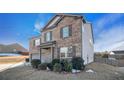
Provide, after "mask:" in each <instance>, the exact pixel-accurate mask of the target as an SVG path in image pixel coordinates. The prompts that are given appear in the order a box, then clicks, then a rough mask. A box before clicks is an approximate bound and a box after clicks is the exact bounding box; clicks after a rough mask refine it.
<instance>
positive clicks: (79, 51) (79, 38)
mask: <svg viewBox="0 0 124 93" xmlns="http://www.w3.org/2000/svg"><path fill="white" fill-rule="evenodd" d="M29 51H30V59H31V60H32V59H40V60H41V62H51V61H52V59H54V58H60V59H65V58H69V59H70V58H72V57H76V56H78V57H82V58H83V59H84V61H85V64H87V63H90V62H93V59H94V52H93V32H92V25H91V23H87V22H86V21H85V19H84V18H83V16H80V15H72V14H57V15H56V16H54V17H53V18H52V19H51V20H50V21H49V22H48V23H47V24H46V25H45V27H44V28H43V29H42V31H41V35H40V36H38V37H33V38H31V39H30V49H29Z"/></svg>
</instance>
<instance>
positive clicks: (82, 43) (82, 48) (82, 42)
mask: <svg viewBox="0 0 124 93" xmlns="http://www.w3.org/2000/svg"><path fill="white" fill-rule="evenodd" d="M83 32H84V23H83V21H82V31H81V48H82V49H81V56H82V58H83ZM83 60H84V59H83Z"/></svg>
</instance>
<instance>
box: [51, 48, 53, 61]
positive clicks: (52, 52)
mask: <svg viewBox="0 0 124 93" xmlns="http://www.w3.org/2000/svg"><path fill="white" fill-rule="evenodd" d="M51 57H52V60H53V59H54V47H53V46H52V47H51Z"/></svg>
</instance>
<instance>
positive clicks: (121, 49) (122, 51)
mask: <svg viewBox="0 0 124 93" xmlns="http://www.w3.org/2000/svg"><path fill="white" fill-rule="evenodd" d="M109 58H115V59H124V41H123V42H121V45H120V46H118V47H116V48H114V49H113V50H112V51H110V53H109Z"/></svg>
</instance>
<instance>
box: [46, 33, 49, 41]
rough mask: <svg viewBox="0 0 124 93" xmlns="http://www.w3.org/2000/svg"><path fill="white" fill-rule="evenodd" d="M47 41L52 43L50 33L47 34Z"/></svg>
mask: <svg viewBox="0 0 124 93" xmlns="http://www.w3.org/2000/svg"><path fill="white" fill-rule="evenodd" d="M46 41H50V32H48V33H46Z"/></svg>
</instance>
